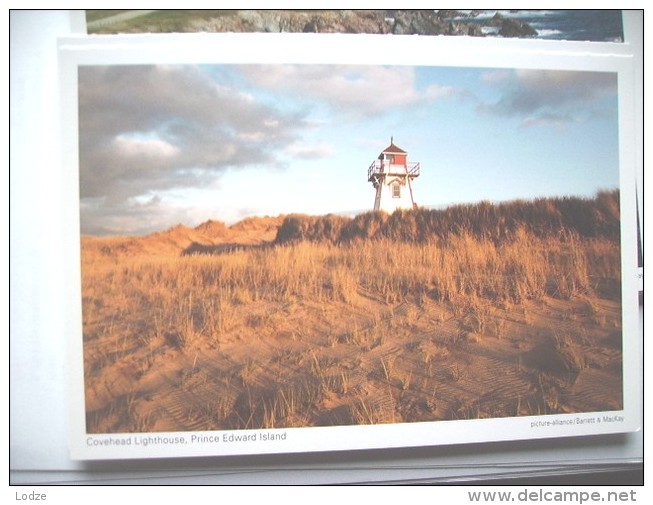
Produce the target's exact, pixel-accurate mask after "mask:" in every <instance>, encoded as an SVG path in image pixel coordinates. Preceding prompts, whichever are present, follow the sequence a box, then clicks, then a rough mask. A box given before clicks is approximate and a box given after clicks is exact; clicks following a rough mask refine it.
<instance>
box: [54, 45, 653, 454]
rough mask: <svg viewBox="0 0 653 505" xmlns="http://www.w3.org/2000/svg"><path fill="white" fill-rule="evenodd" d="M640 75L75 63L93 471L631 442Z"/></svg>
mask: <svg viewBox="0 0 653 505" xmlns="http://www.w3.org/2000/svg"><path fill="white" fill-rule="evenodd" d="M629 51H630V49H629V47H628V46H627V45H626V44H608V43H582V42H578V43H570V42H559V41H551V40H546V41H541V40H540V41H530V40H529V41H523V40H504V39H493V40H488V39H472V38H455V39H452V38H447V37H420V36H377V35H343V34H285V35H284V34H186V35H161V36H157V37H152V36H143V35H134V36H115V37H105V36H96V37H88V38H86V39H66V40H63V41H62V42H61V45H60V54H61V60H62V64H61V77H62V80H61V85H62V107H63V111H62V117H63V128H64V131H65V139H64V142H65V143H66V144H65V145H66V146H67V149H66V155H67V156H66V160H65V167H64V170H65V173H66V181H65V182H64V184H65V185H66V188H67V190H68V192H69V193H68V194H70V198H69V199H68V200H69V204H70V208H69V211H70V212H69V214H70V216H71V219H70V221H71V228H70V232H69V233H70V240H71V256H70V264H69V265H68V266H67V268H68V269H69V271H70V274H71V275H70V278H71V282H73V281H75V282H78V284H75V283H73V284H72V287H71V292H72V293H74V296H71V301H70V302H71V303H70V308H69V313H68V319H69V321H70V335H69V338H70V340H69V342H68V345H69V357H70V388H69V391H70V396H71V409H70V412H71V418H70V436H71V454H72V457H73V458H74V459H87V460H92V459H126V458H164V457H188V456H220V455H237V454H238V455H242V454H266V453H267V454H270V453H291V452H292V453H297V452H320V451H336V450H354V449H373V448H391V447H413V446H434V445H446V444H464V443H472V442H490V441H501V440H528V439H541V438H552V437H556V438H557V437H570V436H581V435H603V434H608V433H624V432H631V431H636V430H638V429H639V427H640V423H641V401H642V393H641V368H642V342H641V338H640V334H639V332H638V326H637V324H638V321H637V307H638V293H637V250H636V202H635V195H634V193H635V180H636V176H635V168H634V167H635V164H636V163H635V153H634V148H633V138H634V135H633V120H632V119H633V114H634V105H633V101H632V93H631V92H630V91H629V90H632V89H633V88H634V86H635V83H634V82H633V69H632V58H630V54H629Z"/></svg>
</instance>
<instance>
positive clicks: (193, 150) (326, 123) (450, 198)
mask: <svg viewBox="0 0 653 505" xmlns="http://www.w3.org/2000/svg"><path fill="white" fill-rule="evenodd" d="M617 115H618V111H617V76H616V74H615V73H610V72H587V71H583V72H580V71H560V70H523V69H492V68H464V67H429V66H379V65H368V66H354V65H317V64H305V65H290V64H283V65H282V64H270V65H253V64H252V65H178V66H177V65H143V66H137V65H110V66H82V67H80V68H79V150H80V212H81V231H82V233H84V234H95V235H142V234H147V233H151V232H154V231H160V230H164V229H167V228H170V227H172V226H175V225H176V224H184V225H186V226H197V225H198V224H200V223H202V222H204V221H207V220H209V219H214V220H219V221H223V222H225V223H227V224H228V225H231V224H233V223H235V222H238V221H240V220H242V219H244V218H247V217H250V216H277V215H280V214H290V213H304V214H314V215H322V214H328V213H334V214H347V215H354V214H357V213H360V212H365V211H369V210H371V209H372V206H373V203H374V189H373V187H372V184H371V183H369V182H368V181H367V169H368V167H369V165H370V164H371V163H372V162H373V161H374V160H375V159H376V158H377V156H378V155H379V154H380V152H381V151H382V150H383V149H385V148H386V147H387V146H388V145H389V143H390V139H391V137H392V138H393V139H394V143H395V144H396V145H397V146H398V147H400V148H402V149H404V150H405V151H407V152H408V161H409V162H419V163H420V165H421V174H420V176H419V177H418V178H417V179H416V180H415V181H414V184H413V191H414V197H415V200H416V202H417V204H418V205H420V206H424V207H433V208H442V207H446V206H448V205H452V204H457V203H472V202H478V201H481V200H484V201H491V202H501V201H508V200H514V199H531V198H538V197H549V196H587V197H591V196H593V195H595V194H596V192H597V191H600V190H605V189H613V188H617V187H618V183H619V164H618V162H619V152H618V119H617Z"/></svg>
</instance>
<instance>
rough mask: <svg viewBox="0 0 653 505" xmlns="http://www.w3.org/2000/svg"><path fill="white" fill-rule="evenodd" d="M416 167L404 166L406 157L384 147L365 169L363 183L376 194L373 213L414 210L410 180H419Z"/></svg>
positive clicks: (398, 151)
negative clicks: (365, 180) (371, 187)
mask: <svg viewBox="0 0 653 505" xmlns="http://www.w3.org/2000/svg"><path fill="white" fill-rule="evenodd" d="M419 172H420V167H419V163H415V162H411V163H409V162H408V153H407V152H406V151H404V150H403V149H401V148H399V147H397V146H396V145H395V144H394V139H393V138H392V137H390V145H389V146H388V147H386V148H385V149H384V150H383V151H381V154H379V156H378V157H377V159H375V160H374V161H373V162H372V164H371V165H370V166H369V168H368V169H367V180H368V181H369V182H371V183H372V185H373V186H374V190H375V191H376V193H375V196H374V210H383V211H386V212H388V213H392V212H394V211H395V210H397V209H412V208H414V207H416V204H415V196H414V194H413V184H414V182H413V181H414V179H415V178H416V177H419Z"/></svg>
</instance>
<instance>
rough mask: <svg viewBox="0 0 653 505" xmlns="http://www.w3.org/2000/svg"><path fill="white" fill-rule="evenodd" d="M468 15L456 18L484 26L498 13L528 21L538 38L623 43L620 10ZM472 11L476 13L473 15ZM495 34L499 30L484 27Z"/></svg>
mask: <svg viewBox="0 0 653 505" xmlns="http://www.w3.org/2000/svg"><path fill="white" fill-rule="evenodd" d="M460 12H461V13H464V16H461V17H457V18H452V20H453V21H461V22H467V23H474V24H480V25H481V26H483V25H484V23H486V22H487V21H488V20H489V19H491V18H492V17H493V16H494V15H495V14H496V13H497V12H498V13H499V14H501V16H503V17H504V18H510V19H515V20H518V21H523V22H525V23H528V24H529V25H530V26H532V27H533V28H534V29H535V30H536V31H537V37H536V38H538V39H549V40H575V41H590V42H623V38H624V34H623V22H622V17H621V11H620V10H518V11H508V10H499V11H496V10H480V11H460ZM472 13H473V14H474V15H473V17H471V15H472ZM482 30H483V32H484V33H485V34H486V35H489V36H492V35H495V34H497V32H498V29H497V28H494V27H489V26H483V28H482Z"/></svg>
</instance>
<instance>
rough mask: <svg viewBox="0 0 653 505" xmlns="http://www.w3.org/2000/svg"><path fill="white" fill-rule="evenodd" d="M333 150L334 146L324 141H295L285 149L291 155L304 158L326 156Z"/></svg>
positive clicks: (310, 158)
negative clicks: (309, 142)
mask: <svg viewBox="0 0 653 505" xmlns="http://www.w3.org/2000/svg"><path fill="white" fill-rule="evenodd" d="M333 152H334V150H333V147H332V146H330V145H327V144H325V143H323V142H322V143H318V144H305V143H301V142H295V143H293V144H290V145H289V146H288V147H287V148H286V149H285V153H286V154H287V155H289V156H290V157H292V158H298V159H303V160H312V159H320V158H325V157H327V156H331V155H332V154H333Z"/></svg>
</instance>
